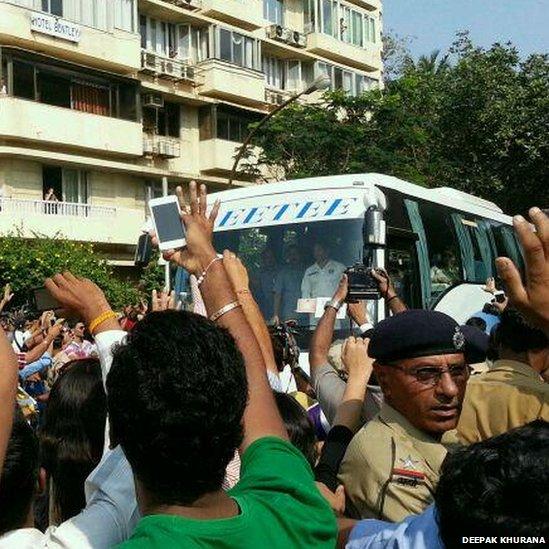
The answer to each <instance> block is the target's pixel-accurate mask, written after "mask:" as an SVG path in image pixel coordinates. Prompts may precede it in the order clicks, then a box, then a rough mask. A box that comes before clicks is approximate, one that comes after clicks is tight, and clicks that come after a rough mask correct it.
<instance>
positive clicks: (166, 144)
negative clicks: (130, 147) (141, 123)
mask: <svg viewBox="0 0 549 549" xmlns="http://www.w3.org/2000/svg"><path fill="white" fill-rule="evenodd" d="M143 156H151V157H159V158H179V157H180V156H181V143H180V141H179V139H176V138H174V137H163V136H161V135H150V134H143Z"/></svg>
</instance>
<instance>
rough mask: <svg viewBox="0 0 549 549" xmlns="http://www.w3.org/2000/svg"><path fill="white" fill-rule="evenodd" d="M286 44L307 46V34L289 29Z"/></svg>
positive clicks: (299, 46)
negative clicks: (288, 37)
mask: <svg viewBox="0 0 549 549" xmlns="http://www.w3.org/2000/svg"><path fill="white" fill-rule="evenodd" d="M288 44H291V45H292V46H297V47H298V48H305V47H306V46H307V36H305V35H304V34H303V33H302V32H298V31H291V34H290V39H289V40H288Z"/></svg>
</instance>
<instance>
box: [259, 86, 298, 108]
mask: <svg viewBox="0 0 549 549" xmlns="http://www.w3.org/2000/svg"><path fill="white" fill-rule="evenodd" d="M296 93H298V92H296V91H293V92H291V91H288V90H278V89H276V88H270V87H269V88H266V89H265V103H269V104H270V105H282V103H284V101H287V100H288V99H290V97H292V96H293V95H295V94H296Z"/></svg>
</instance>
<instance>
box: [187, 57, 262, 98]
mask: <svg viewBox="0 0 549 549" xmlns="http://www.w3.org/2000/svg"><path fill="white" fill-rule="evenodd" d="M199 67H200V78H199V80H198V82H199V88H198V93H199V94H200V95H208V96H210V97H217V98H219V99H227V100H228V101H234V102H236V103H243V104H248V105H254V104H258V103H263V102H264V101H265V77H264V76H263V73H261V72H258V71H254V70H252V69H247V68H244V67H240V66H238V65H233V64H231V63H227V62H226V61H220V60H219V59H208V60H206V61H202V62H201V63H200V65H199Z"/></svg>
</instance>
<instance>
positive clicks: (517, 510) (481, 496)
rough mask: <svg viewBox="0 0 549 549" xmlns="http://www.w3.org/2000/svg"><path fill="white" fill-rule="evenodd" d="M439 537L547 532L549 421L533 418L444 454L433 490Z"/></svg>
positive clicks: (455, 541) (449, 542) (452, 542)
mask: <svg viewBox="0 0 549 549" xmlns="http://www.w3.org/2000/svg"><path fill="white" fill-rule="evenodd" d="M434 499H435V506H436V509H437V515H438V518H437V520H438V523H439V530H440V537H441V539H442V541H443V543H444V546H445V547H446V548H448V549H453V548H454V547H456V548H457V547H462V538H463V537H464V536H466V537H471V536H485V537H487V536H496V537H499V536H543V535H544V536H547V535H548V534H549V514H548V513H547V509H548V508H549V507H548V506H549V423H547V422H545V421H542V420H537V421H534V422H532V423H529V424H528V425H525V426H523V427H519V428H518V429H513V430H512V431H509V432H507V433H504V434H502V435H499V436H497V437H493V438H490V439H488V440H485V441H482V442H477V443H476V444H472V445H471V446H466V447H463V448H460V449H459V450H456V451H455V452H450V453H448V455H447V457H446V459H445V460H444V462H443V464H442V468H441V475H440V481H439V483H438V486H437V488H436V490H435V495H434Z"/></svg>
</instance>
